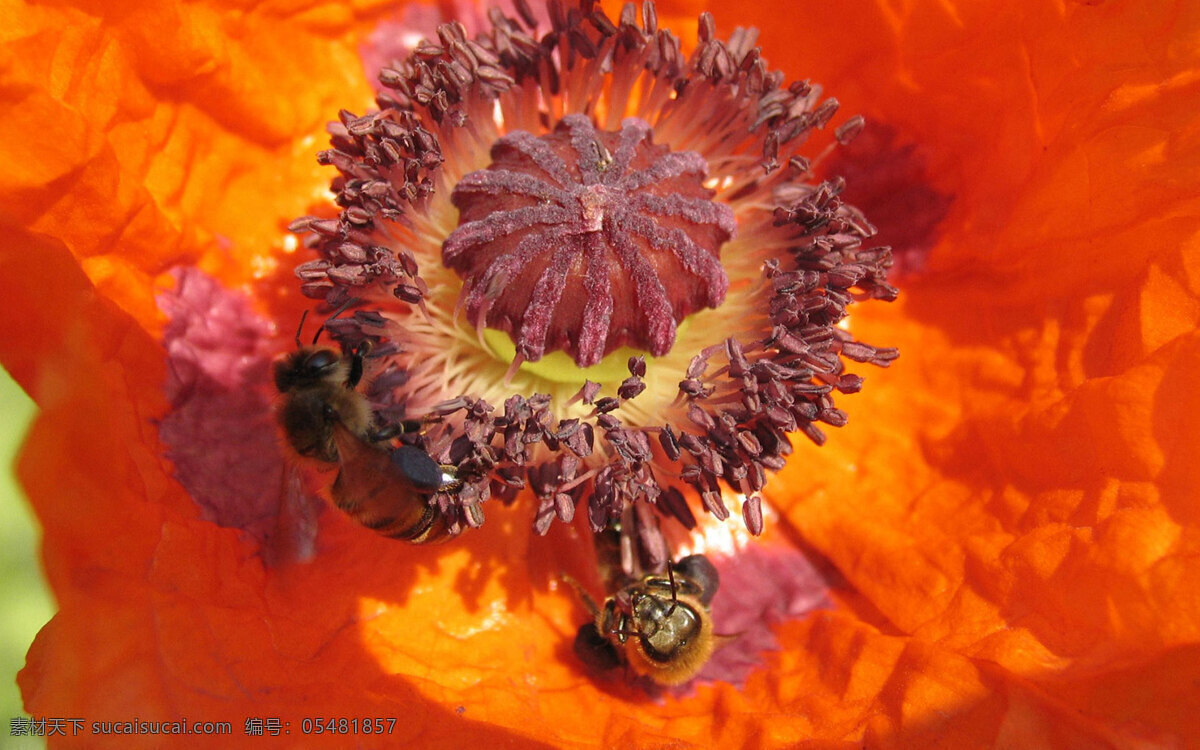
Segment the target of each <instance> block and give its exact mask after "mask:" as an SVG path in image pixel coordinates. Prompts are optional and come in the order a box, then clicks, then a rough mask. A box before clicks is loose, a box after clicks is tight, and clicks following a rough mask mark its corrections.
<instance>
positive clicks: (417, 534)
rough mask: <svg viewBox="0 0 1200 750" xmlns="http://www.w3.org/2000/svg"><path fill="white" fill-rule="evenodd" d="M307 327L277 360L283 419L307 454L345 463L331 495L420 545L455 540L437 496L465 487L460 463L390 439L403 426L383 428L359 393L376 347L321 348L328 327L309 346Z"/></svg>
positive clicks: (367, 520)
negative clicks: (434, 501) (304, 338)
mask: <svg viewBox="0 0 1200 750" xmlns="http://www.w3.org/2000/svg"><path fill="white" fill-rule="evenodd" d="M342 309H343V310H344V309H345V307H343V308H342ZM340 312H342V310H338V311H337V312H335V313H334V315H333V316H331V318H330V319H332V318H333V317H336V316H337V315H338V314H339V313H340ZM303 327H304V318H303V317H302V318H301V320H300V329H297V331H296V351H295V352H293V353H291V354H289V355H287V356H286V357H284V358H283V359H281V360H279V361H278V362H276V363H275V387H276V388H278V389H279V393H280V394H281V396H282V397H283V401H282V403H281V404H280V407H279V411H278V418H279V423H280V425H281V427H282V428H283V432H284V434H285V435H286V436H287V441H288V443H289V445H291V447H292V449H293V450H295V451H296V453H297V454H299V455H300V456H303V457H305V458H312V459H315V460H317V461H320V462H322V463H325V464H333V465H336V466H337V467H338V475H337V479H335V480H334V482H333V486H332V488H331V489H330V495H331V496H332V498H333V502H334V504H335V505H337V507H338V508H339V509H341V510H342V511H343V512H345V513H346V514H347V515H349V516H350V517H351V518H353V519H354V520H356V521H358V522H359V523H360V524H362V525H363V526H366V527H367V528H369V529H371V530H373V531H375V532H377V533H379V534H382V535H383V536H386V537H390V538H392V539H400V540H403V541H406V542H412V543H414V544H424V543H429V542H434V541H440V540H442V539H444V538H445V537H447V536H448V535H449V529H448V527H447V525H446V523H445V519H443V518H442V516H441V514H440V513H438V511H437V509H435V508H434V507H433V506H431V505H430V504H429V496H430V495H431V494H433V493H435V492H448V491H453V490H454V489H456V488H457V487H458V486H459V485H460V482H459V480H458V478H457V473H456V469H455V467H454V466H450V465H444V464H439V463H438V462H436V461H434V460H433V458H432V457H431V456H430V455H429V454H428V453H426V452H425V451H423V450H421V449H419V448H414V447H412V446H407V445H403V446H399V447H393V446H392V445H391V444H390V443H389V442H388V441H389V440H390V439H391V438H393V437H395V436H396V435H397V434H399V432H400V428H383V429H380V428H377V427H376V425H375V422H374V416H373V414H372V412H371V405H370V402H368V401H367V398H366V396H364V395H363V394H362V393H360V392H359V391H358V390H357V386H358V384H359V382H360V381H361V380H362V376H363V358H364V357H365V356H366V353H367V352H368V351H369V345H368V344H366V343H364V344H362V345H360V346H357V347H355V348H354V349H352V350H350V351H343V352H341V353H339V352H337V351H334V350H333V349H330V348H328V347H320V346H317V340H318V339H319V338H320V335H321V331H322V330H324V328H325V326H324V324H322V326H321V328H319V329H318V330H317V334H316V336H314V337H313V342H312V345H310V346H303V345H301V343H300V330H302V329H303Z"/></svg>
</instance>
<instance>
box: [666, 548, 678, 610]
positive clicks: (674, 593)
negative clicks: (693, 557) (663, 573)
mask: <svg viewBox="0 0 1200 750" xmlns="http://www.w3.org/2000/svg"><path fill="white" fill-rule="evenodd" d="M667 580H668V581H670V582H671V608H670V609H668V610H667V615H668V616H670V615H672V614H674V613H675V608H676V607H678V606H679V587H678V586H677V585H676V584H675V561H674V560H667Z"/></svg>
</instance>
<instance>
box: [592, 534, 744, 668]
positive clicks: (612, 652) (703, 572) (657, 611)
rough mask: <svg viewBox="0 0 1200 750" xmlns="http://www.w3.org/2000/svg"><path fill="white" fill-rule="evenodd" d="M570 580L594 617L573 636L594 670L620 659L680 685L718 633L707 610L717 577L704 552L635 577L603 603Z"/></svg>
mask: <svg viewBox="0 0 1200 750" xmlns="http://www.w3.org/2000/svg"><path fill="white" fill-rule="evenodd" d="M571 583H572V585H574V586H576V588H577V589H578V591H579V595H580V598H581V599H583V603H584V606H585V607H587V609H588V611H589V612H590V613H591V614H592V617H593V621H592V622H589V623H587V624H585V625H583V626H582V627H580V628H579V632H578V633H577V634H576V636H575V654H576V656H578V657H579V659H580V660H581V661H582V662H584V663H585V664H587V665H588V666H590V667H592V668H593V669H595V670H597V671H606V670H609V669H612V668H615V667H617V666H619V665H620V664H621V663H622V662H623V663H625V664H627V665H628V666H629V668H630V669H631V670H632V671H633V672H634V673H636V674H638V675H642V676H644V677H647V678H649V679H650V680H652V681H653V682H654V683H656V684H658V685H662V686H668V687H669V686H673V685H682V684H683V683H685V682H687V681H689V680H691V679H692V678H694V677H695V676H696V675H697V674H698V673H699V672H700V670H701V669H703V668H704V665H705V664H706V663H707V662H708V659H709V657H711V656H712V653H713V651H714V650H715V649H716V647H717V645H718V642H719V640H721V639H722V636H719V635H716V634H715V633H714V632H713V621H712V614H711V613H710V611H709V608H710V605H711V604H712V598H713V596H714V595H715V594H716V593H717V586H718V584H719V577H718V575H717V569H716V568H715V567H714V566H713V564H712V563H711V562H710V561H709V559H708V558H707V557H705V556H704V555H689V556H687V557H685V558H683V559H682V560H680V561H678V562H676V563H670V564H668V565H667V574H666V576H662V575H657V574H648V575H643V576H642V577H641V578H637V579H634V580H633V581H632V582H630V583H627V584H626V585H624V586H622V587H621V588H620V589H619V590H618V591H617V592H616V593H615V594H613V595H612V596H610V597H608V598H607V599H605V601H604V606H603V607H597V606H596V603H595V602H594V601H593V600H592V598H591V597H590V596H588V594H587V592H585V591H583V590H582V588H579V586H578V584H577V583H575V582H574V581H571Z"/></svg>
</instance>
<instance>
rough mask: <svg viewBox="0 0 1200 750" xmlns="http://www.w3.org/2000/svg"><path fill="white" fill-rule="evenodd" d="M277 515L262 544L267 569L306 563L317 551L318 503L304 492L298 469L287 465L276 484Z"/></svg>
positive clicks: (301, 476)
mask: <svg viewBox="0 0 1200 750" xmlns="http://www.w3.org/2000/svg"><path fill="white" fill-rule="evenodd" d="M280 484H281V487H280V491H279V512H278V514H277V515H276V517H275V524H274V527H273V528H271V529H270V530H269V531H268V532H267V536H266V538H265V539H264V540H263V554H264V557H265V558H266V563H267V565H269V566H272V567H274V566H277V565H282V564H286V563H306V562H309V561H311V560H312V559H313V557H314V556H315V555H316V549H317V516H318V515H319V514H320V512H321V507H322V500H321V498H319V497H317V496H316V495H314V494H313V493H311V492H309V491H308V488H307V487H306V486H305V482H304V475H303V473H302V472H301V470H300V467H299V466H298V465H296V464H294V463H288V464H287V465H286V466H285V468H284V470H283V481H282V482H281V483H280Z"/></svg>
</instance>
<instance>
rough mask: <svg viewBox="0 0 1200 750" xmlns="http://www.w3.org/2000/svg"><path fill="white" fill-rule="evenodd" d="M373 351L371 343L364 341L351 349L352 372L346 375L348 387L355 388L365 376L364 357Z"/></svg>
mask: <svg viewBox="0 0 1200 750" xmlns="http://www.w3.org/2000/svg"><path fill="white" fill-rule="evenodd" d="M369 351H371V345H370V343H368V342H366V341H363V342H362V343H361V344H359V345H358V346H356V347H354V349H352V350H351V351H350V373H349V374H348V375H347V376H346V387H347V388H355V387H357V386H358V382H359V381H360V380H362V376H363V357H365V356H366V355H367V352H369Z"/></svg>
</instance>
